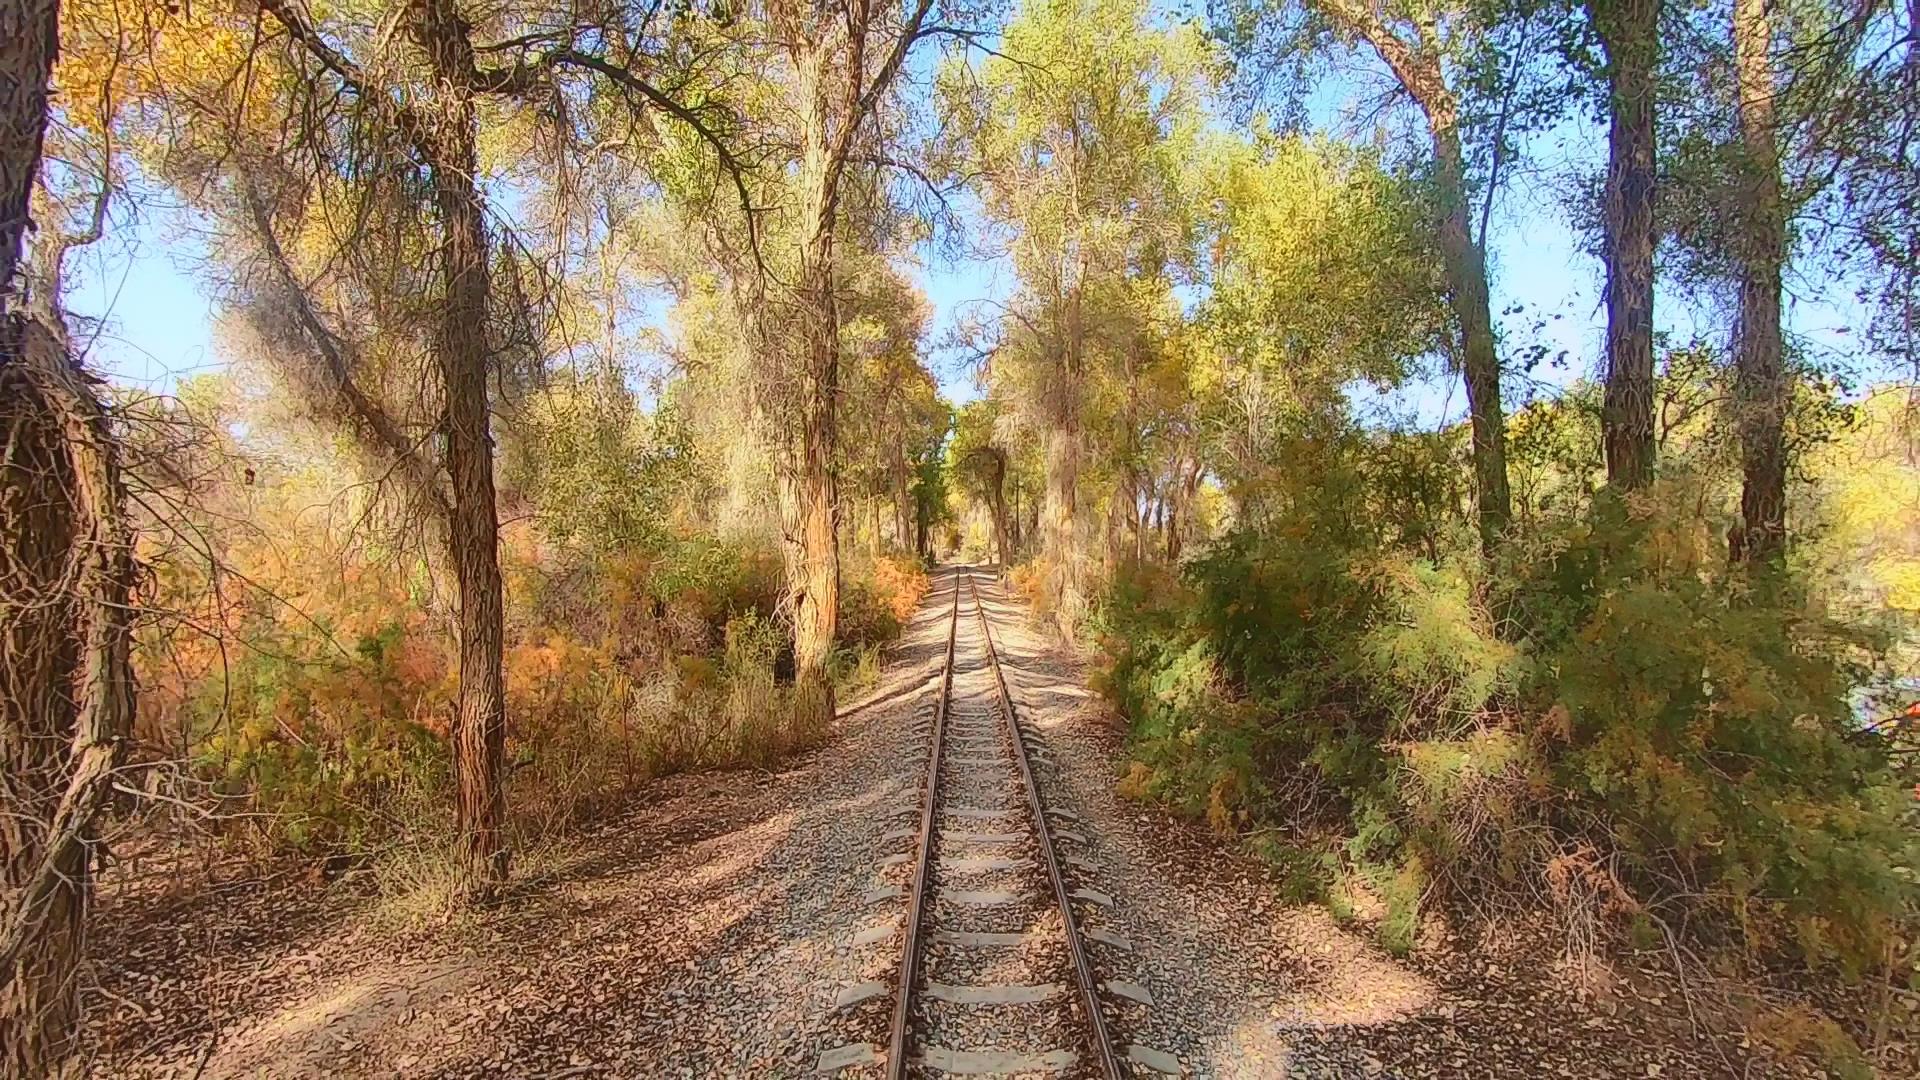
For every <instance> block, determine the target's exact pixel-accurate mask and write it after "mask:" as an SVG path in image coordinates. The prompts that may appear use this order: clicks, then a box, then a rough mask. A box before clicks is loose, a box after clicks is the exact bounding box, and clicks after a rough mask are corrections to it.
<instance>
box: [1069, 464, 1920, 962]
mask: <svg viewBox="0 0 1920 1080" xmlns="http://www.w3.org/2000/svg"><path fill="white" fill-rule="evenodd" d="M1680 482H1681V481H1669V482H1665V483H1680ZM1709 505H1711V504H1710V502H1709V501H1708V500H1705V499H1702V498H1697V497H1690V496H1689V495H1688V493H1686V492H1684V491H1674V490H1664V489H1656V490H1655V491H1654V492H1653V493H1651V494H1650V496H1649V497H1648V498H1647V499H1646V500H1645V502H1644V503H1641V504H1636V506H1635V507H1633V508H1629V507H1627V506H1623V505H1621V504H1619V503H1618V502H1616V501H1614V500H1610V499H1605V498H1602V499H1598V500H1596V501H1595V504H1594V506H1593V507H1592V508H1591V510H1589V511H1588V512H1587V513H1585V514H1584V515H1583V516H1582V517H1581V518H1580V519H1579V520H1577V521H1572V522H1568V523H1566V524H1565V525H1564V526H1562V527H1560V528H1557V529H1551V530H1541V531H1540V532H1539V533H1538V534H1537V536H1536V540H1535V542H1533V543H1532V544H1531V546H1526V547H1520V546H1518V545H1516V548H1515V550H1513V551H1510V552H1509V553H1507V554H1506V555H1505V556H1504V557H1503V558H1502V560H1501V561H1500V562H1498V563H1497V564H1488V563H1486V562H1483V561H1481V560H1479V559H1477V558H1472V557H1464V558H1461V559H1457V560H1454V561H1451V562H1449V563H1447V564H1444V565H1439V566H1436V565H1435V564H1433V563H1431V562H1428V561H1424V560H1417V559H1409V558H1407V557H1405V556H1401V555H1397V554H1393V553H1382V552H1379V551H1370V550H1368V549H1367V548H1366V546H1365V545H1364V544H1361V543H1354V542H1349V543H1347V544H1346V545H1345V546H1342V543H1341V542H1340V541H1341V540H1343V539H1347V538H1329V537H1327V536H1326V535H1324V534H1323V533H1319V532H1317V531H1316V530H1314V529H1312V528H1306V527H1297V528H1296V527H1291V526H1289V525H1288V524H1287V523H1285V522H1280V523H1269V525H1268V526H1267V527H1266V528H1263V529H1262V530H1261V531H1260V532H1258V533H1254V532H1252V531H1242V532H1240V533H1236V534H1234V535H1231V536H1229V537H1227V538H1225V539H1224V540H1223V541H1221V542H1219V543H1218V544H1216V545H1215V546H1214V547H1213V548H1212V549H1211V550H1210V551H1208V552H1207V553H1205V554H1203V555H1201V556H1200V557H1198V558H1195V559H1193V560H1191V561H1190V562H1189V563H1188V564H1187V565H1186V566H1185V568H1184V570H1183V571H1182V573H1181V574H1180V576H1179V578H1178V579H1177V580H1176V579H1175V578H1174V577H1173V576H1172V575H1170V574H1168V573H1166V572H1165V571H1155V570H1142V569H1137V568H1133V569H1129V570H1127V571H1126V572H1123V573H1121V574H1119V575H1118V576H1117V577H1116V579H1115V581H1114V583H1113V585H1112V588H1111V589H1110V591H1109V592H1108V594H1107V596H1106V598H1105V602H1104V604H1103V606H1102V608H1101V610H1100V614H1099V617H1098V621H1097V624H1096V625H1097V627H1098V629H1099V632H1100V633H1101V635H1102V646H1103V647H1102V650H1101V651H1102V652H1103V653H1104V654H1105V655H1106V656H1107V657H1108V658H1109V659H1108V661H1107V664H1106V666H1105V668H1104V669H1103V671H1102V672H1101V674H1100V677H1099V680H1098V685H1099V686H1100V688H1101V689H1102V690H1103V691H1104V692H1105V694H1106V695H1107V696H1108V697H1109V698H1110V699H1111V700H1112V701H1113V703H1114V704H1115V706H1116V707H1117V708H1118V709H1119V710H1120V711H1121V712H1122V713H1123V714H1124V715H1125V716H1126V717H1127V718H1128V719H1129V721H1130V731H1131V738H1132V742H1131V747H1132V754H1133V757H1134V759H1135V762H1136V764H1135V766H1134V768H1133V771H1132V773H1131V775H1129V777H1128V778H1127V781H1126V785H1125V786H1126V788H1127V790H1128V791H1129V792H1130V793H1132V794H1135V795H1138V796H1141V797H1150V798H1157V799H1162V800H1165V801H1167V802H1169V803H1172V804H1174V805H1176V806H1179V807H1181V808H1182V809H1184V810H1185V811H1187V812H1189V813H1192V814H1194V815H1196V816H1204V817H1205V818H1207V819H1208V820H1209V821H1211V822H1212V823H1213V824H1214V825H1215V827H1217V828H1222V829H1246V828H1258V829H1262V830H1273V829H1278V828H1285V829H1288V830H1291V839H1289V840H1288V841H1287V842H1286V843H1284V844H1283V843H1280V842H1278V841H1269V843H1268V846H1270V847H1275V849H1276V850H1287V851H1297V850H1315V849H1316V848H1318V849H1320V850H1325V848H1324V847H1321V845H1322V843H1323V841H1324V839H1325V838H1320V839H1316V838H1315V836H1313V835H1302V834H1301V828H1302V825H1303V823H1304V824H1305V825H1306V826H1307V827H1308V828H1312V827H1314V826H1315V823H1316V822H1322V823H1323V822H1325V821H1326V820H1327V812H1328V811H1329V810H1331V811H1333V812H1335V813H1337V814H1338V815H1339V817H1340V819H1341V820H1342V821H1343V824H1341V825H1339V829H1338V831H1339V833H1340V834H1341V835H1340V839H1342V840H1344V843H1342V844H1340V845H1339V851H1340V852H1341V853H1342V855H1341V857H1342V859H1343V860H1344V861H1345V862H1346V863H1347V864H1348V865H1349V866H1351V867H1353V868H1354V869H1353V871H1352V872H1353V873H1355V874H1358V875H1359V878H1358V880H1364V881H1367V882H1370V883H1371V887H1372V888H1373V889H1374V890H1375V891H1376V892H1377V893H1379V894H1380V895H1381V896H1382V897H1383V898H1384V899H1386V900H1389V901H1391V902H1390V903H1388V905H1387V906H1388V909H1389V915H1388V925H1386V926H1384V927H1383V934H1385V935H1387V936H1388V937H1390V938H1391V939H1392V941H1391V942H1390V944H1393V945H1395V946H1404V945H1407V944H1410V943H1411V940H1412V937H1411V934H1412V928H1413V927H1414V926H1416V925H1417V911H1416V910H1415V909H1416V908H1417V906H1418V900H1419V895H1420V894H1421V893H1423V892H1425V891H1428V890H1430V889H1435V888H1438V889H1441V890H1445V889H1448V888H1452V889H1456V890H1457V889H1459V888H1460V887H1461V886H1462V885H1464V884H1466V883H1472V885H1473V887H1474V888H1487V887H1490V886H1492V885H1494V884H1497V883H1499V882H1507V883H1509V884H1510V885H1513V886H1516V887H1517V886H1520V885H1521V884H1523V883H1524V880H1525V879H1527V878H1528V876H1529V875H1532V876H1533V878H1534V880H1535V881H1536V882H1538V881H1543V880H1544V881H1545V882H1546V883H1547V885H1548V886H1549V887H1548V888H1547V889H1546V890H1545V891H1547V892H1549V893H1552V892H1555V891H1556V890H1555V889H1553V888H1552V882H1553V878H1554V875H1555V874H1559V875H1561V876H1564V875H1565V873H1566V872H1567V870H1566V867H1567V866H1569V865H1572V864H1571V863H1568V862H1567V861H1566V857H1563V856H1565V853H1567V852H1576V853H1580V852H1592V851H1598V852H1602V853H1610V856H1611V857H1610V858H1600V859H1590V858H1588V856H1586V855H1584V854H1581V855H1578V856H1577V857H1575V861H1576V862H1578V863H1579V865H1580V866H1581V867H1588V868H1593V867H1602V869H1593V870H1592V873H1595V874H1601V875H1602V876H1606V877H1607V880H1606V881H1604V882H1600V883H1598V884H1595V883H1593V882H1588V883H1587V885H1591V888H1588V887H1587V886H1586V885H1583V888H1584V889H1585V890H1586V891H1585V895H1587V896H1588V897H1589V899H1590V900H1591V898H1593V897H1599V898H1600V901H1599V902H1602V903H1604V905H1605V906H1606V907H1607V908H1608V910H1609V911H1610V912H1612V913H1615V914H1630V913H1631V912H1633V911H1634V910H1653V911H1659V910H1662V909H1676V908H1684V909H1685V911H1686V913H1687V916H1688V919H1689V923H1690V925H1694V926H1696V927H1700V926H1705V927H1720V928H1721V929H1723V930H1724V931H1725V932H1726V933H1727V934H1729V935H1730V936H1732V937H1736V938H1738V939H1740V940H1743V941H1745V942H1747V943H1748V944H1750V945H1752V946H1755V947H1762V948H1764V947H1771V946H1775V945H1786V946H1789V947H1791V948H1794V949H1797V950H1798V951H1799V952H1800V953H1801V955H1803V956H1805V957H1806V958H1808V959H1810V960H1824V959H1837V960H1839V961H1842V962H1844V963H1847V964H1850V965H1855V966H1859V965H1865V964H1871V963H1874V962H1876V961H1877V960H1878V959H1879V958H1880V957H1882V956H1883V955H1884V952H1883V950H1884V949H1885V947H1886V945H1887V943H1888V942H1889V941H1891V940H1893V938H1894V935H1895V934H1896V932H1897V930H1898V927H1899V925H1900V924H1901V921H1902V920H1903V919H1905V918H1908V917H1910V916H1911V913H1912V911H1913V904H1914V900H1915V875H1916V869H1915V868H1916V866H1920V849H1917V847H1916V841H1915V832H1914V829H1913V826H1912V824H1911V822H1910V821H1909V820H1908V818H1909V817H1910V815H1911V813H1912V803H1913V797H1912V794H1911V793H1910V792H1908V791H1906V790H1904V789H1903V788H1902V787H1901V786H1900V784H1899V783H1897V782H1896V779H1895V773H1894V772H1893V771H1892V770H1891V768H1890V767H1889V764H1888V760H1887V755H1886V753H1885V749H1884V747H1883V746H1881V745H1880V744H1879V742H1878V740H1877V739H1873V738H1864V737H1860V736H1858V735H1857V734H1856V733H1855V729H1854V720H1853V716H1852V713H1851V711H1850V709H1849V707H1848V700H1849V699H1848V695H1849V691H1850V689H1851V688H1852V686H1853V685H1854V682H1855V677H1856V674H1857V672H1856V668H1855V666H1854V659H1855V658H1856V657H1859V656H1863V655H1870V654H1871V652H1872V649H1873V647H1874V644H1875V643H1874V642H1872V641H1870V640H1868V639H1866V638H1864V637H1863V636H1862V635H1861V634H1859V633H1856V632H1854V631H1852V630H1850V629H1849V628H1847V627H1843V626H1841V625H1838V624H1836V623H1835V622H1834V621H1832V620H1831V619H1829V618H1827V617H1826V616H1825V615H1824V614H1823V613H1822V612H1821V611H1820V610H1818V609H1817V608H1816V607H1815V606H1814V605H1813V604H1811V603H1810V602H1809V601H1808V600H1807V599H1806V598H1805V597H1804V596H1803V595H1801V594H1800V593H1799V592H1798V591H1797V590H1796V589H1795V588H1794V587H1793V583H1792V582H1791V581H1790V580H1786V579H1783V578H1780V577H1777V576H1773V575H1770V574H1764V573H1763V574H1759V575H1758V576H1755V575H1750V574H1749V573H1747V572H1746V571H1744V570H1738V569H1735V568H1730V567H1729V566H1728V564H1727V560H1726V556H1725V549H1724V543H1723V542H1722V541H1720V539H1719V536H1720V535H1721V530H1720V529H1719V528H1718V527H1717V523H1716V522H1714V521H1712V520H1711V519H1710V518H1709V517H1708V516H1707V514H1705V513H1704V512H1702V511H1701V510H1699V509H1698V508H1700V507H1703V506H1709ZM1656 506H1657V507H1666V508H1669V509H1667V510H1665V511H1662V512H1659V513H1655V512H1652V511H1650V510H1648V509H1646V508H1647V507H1656ZM1672 508H1679V509H1672ZM1496 611H1498V612H1501V613H1502V614H1503V616H1504V621H1503V622H1498V623H1497V622H1496V620H1495V618H1494V615H1493V613H1494V612H1496ZM1497 631H1498V632H1497ZM1556 860H1558V862H1557V863H1556ZM1555 866H1558V869H1557V870H1556V869H1555ZM1605 866H1613V867H1617V872H1618V879H1617V880H1616V879H1614V878H1613V877H1612V876H1611V875H1612V874H1613V873H1614V871H1611V870H1606V869H1604V867H1605ZM1582 872H1583V873H1587V871H1585V870H1583V871H1582ZM1589 876H1591V875H1589ZM1416 881H1417V882H1418V883H1419V885H1420V888H1419V889H1414V888H1413V887H1412V884H1411V883H1412V882H1416ZM1669 913H1672V912H1671V910H1669Z"/></svg>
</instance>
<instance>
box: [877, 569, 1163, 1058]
mask: <svg viewBox="0 0 1920 1080" xmlns="http://www.w3.org/2000/svg"><path fill="white" fill-rule="evenodd" d="M967 585H968V588H969V589H970V591H971V592H972V594H973V608H974V611H975V612H976V613H977V614H978V615H979V616H980V633H981V636H982V637H983V638H984V639H985V641H986V644H987V660H988V662H989V663H991V664H992V665H993V682H994V686H995V687H996V688H997V689H998V690H999V693H1000V711H1001V712H1002V713H1003V714H1004V715H1005V716H1006V718H1007V731H1008V733H1009V734H1011V735H1012V736H1013V757H1014V760H1015V761H1017V762H1019V763H1020V778H1021V779H1022V780H1024V781H1026V786H1027V805H1028V806H1029V807H1030V808H1031V810H1032V813H1033V822H1034V828H1035V829H1036V830H1037V831H1038V832H1039V835H1040V855H1041V858H1042V860H1043V861H1044V862H1045V863H1046V866H1047V880H1049V881H1051V882H1052V883H1053V897H1054V900H1055V901H1056V902H1057V903H1058V904H1059V905H1060V917H1061V919H1063V920H1064V921H1065V923H1066V929H1067V951H1068V953H1069V954H1070V955H1071V956H1072V957H1073V974H1074V981H1075V982H1076V983H1078V984H1079V987H1080V999H1081V1003H1082V1004H1083V1005H1085V1006H1086V1010H1087V1024H1088V1026H1089V1027H1091V1028H1092V1029H1093V1049H1094V1054H1095V1056H1097V1057H1098V1058H1099V1059H1100V1075H1102V1076H1104V1077H1106V1078H1107V1080H1121V1078H1122V1077H1123V1076H1124V1075H1125V1074H1124V1073H1122V1072H1121V1071H1120V1060H1119V1059H1118V1058H1117V1057H1115V1056H1114V1052H1113V1033H1112V1031H1110V1030H1109V1029H1108V1028H1107V1017H1106V1014H1105V1013H1103V1012H1101V1010H1100V985H1099V983H1097V982H1095V981H1094V977H1093V962H1092V961H1091V960H1089V959H1088V958H1087V947H1086V942H1085V941H1084V940H1082V939H1081V937H1080V920H1079V919H1078V918H1076V917H1075V916H1074V914H1073V898H1072V897H1071V896H1069V895H1068V893H1067V882H1066V879H1065V878H1063V877H1061V876H1060V858H1059V856H1058V855H1056V854H1054V850H1053V832H1052V830H1050V829H1049V828H1048V827H1047V810H1046V806H1045V805H1044V804H1042V803H1041V801H1040V785H1039V784H1037V783H1035V782H1034V779H1033V766H1032V765H1031V764H1029V763H1028V761H1027V744H1026V742H1025V741H1024V740H1023V739H1021V738H1020V723H1019V721H1018V720H1016V719H1015V718H1014V715H1013V695H1011V694H1009V693H1008V692H1007V676H1006V673H1005V672H1003V671H1001V670H1000V657H999V655H998V654H997V653H996V652H995V651H994V648H993V624H991V623H990V622H988V621H987V609H986V607H985V606H984V605H982V604H981V603H980V588H979V586H978V585H976V584H975V583H974V580H973V576H972V575H971V574H969V575H968V576H967ZM956 603H957V602H956ZM955 610H956V612H957V611H958V608H957V607H956V609H955ZM896 1075H897V1074H896Z"/></svg>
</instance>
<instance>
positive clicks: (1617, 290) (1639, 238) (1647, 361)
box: [1590, 0, 1660, 490]
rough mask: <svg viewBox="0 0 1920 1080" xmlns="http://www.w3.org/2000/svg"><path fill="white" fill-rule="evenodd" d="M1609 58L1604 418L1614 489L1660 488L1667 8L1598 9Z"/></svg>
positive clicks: (1622, 3)
mask: <svg viewBox="0 0 1920 1080" xmlns="http://www.w3.org/2000/svg"><path fill="white" fill-rule="evenodd" d="M1590 10H1592V11H1593V15H1594V23H1595V26H1596V27H1597V29H1598V30H1599V31H1600V36H1601V40H1602V42H1603V43H1604V44H1605V46H1606V50H1607V84H1608V89H1609V91H1610V93H1611V98H1612V101H1611V109H1610V115H1611V123H1610V126H1609V129H1608V133H1607V184H1606V198H1605V204H1604V207H1603V216H1604V219H1605V234H1606V235H1605V252H1604V254H1605V256H1606V264H1607V387H1606V398H1605V401H1604V403H1603V406H1602V410H1601V433H1602V440H1603V442H1604V443H1605V446H1606V455H1607V482H1608V483H1609V484H1611V485H1612V486H1614V487H1615V488H1619V489H1621V490H1630V489H1633V488H1638V487H1644V486H1645V485H1646V484H1648V483H1649V482H1651V481H1652V479H1653V458H1654V442H1653V244H1654V232H1653V229H1654V224H1653V198H1654V173H1653V165H1654V161H1653V157H1654V101H1653V82H1654V65H1655V62H1656V60H1657V59H1658V56H1659V49H1660V43H1659V24H1660V0H1594V2H1593V3H1591V4H1590Z"/></svg>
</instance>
